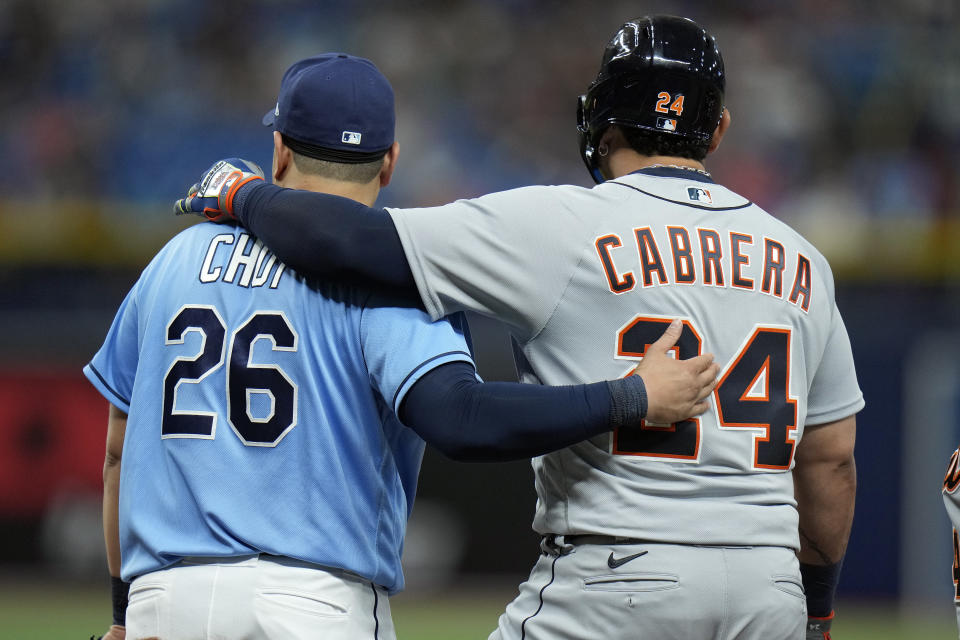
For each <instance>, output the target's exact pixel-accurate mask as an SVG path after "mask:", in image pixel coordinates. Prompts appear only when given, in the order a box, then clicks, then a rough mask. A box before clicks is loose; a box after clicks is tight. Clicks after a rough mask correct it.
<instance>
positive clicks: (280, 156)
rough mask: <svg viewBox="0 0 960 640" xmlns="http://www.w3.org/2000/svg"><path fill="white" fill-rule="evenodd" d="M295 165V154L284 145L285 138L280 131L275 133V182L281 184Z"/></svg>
mask: <svg viewBox="0 0 960 640" xmlns="http://www.w3.org/2000/svg"><path fill="white" fill-rule="evenodd" d="M292 163H293V152H292V151H290V147H288V146H287V145H285V144H283V137H282V136H281V135H280V132H279V131H274V132H273V182H274V184H280V182H281V181H282V180H283V176H285V175H286V174H287V170H288V169H289V168H290V165H291V164H292Z"/></svg>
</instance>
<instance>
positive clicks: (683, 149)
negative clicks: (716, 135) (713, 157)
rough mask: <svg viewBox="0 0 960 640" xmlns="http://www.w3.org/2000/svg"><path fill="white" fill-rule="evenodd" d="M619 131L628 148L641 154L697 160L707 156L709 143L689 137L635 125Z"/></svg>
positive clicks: (621, 128)
mask: <svg viewBox="0 0 960 640" xmlns="http://www.w3.org/2000/svg"><path fill="white" fill-rule="evenodd" d="M620 131H621V132H623V137H624V138H625V139H626V140H627V144H629V145H630V148H631V149H633V150H634V151H636V152H637V153H639V154H641V155H645V156H672V157H674V158H689V159H690V160H696V161H698V162H700V161H702V160H703V159H704V158H706V157H707V149H708V148H709V144H703V143H700V142H696V141H693V140H690V139H689V138H681V137H679V136H674V135H670V134H669V133H659V132H656V131H649V130H647V129H637V128H636V127H620Z"/></svg>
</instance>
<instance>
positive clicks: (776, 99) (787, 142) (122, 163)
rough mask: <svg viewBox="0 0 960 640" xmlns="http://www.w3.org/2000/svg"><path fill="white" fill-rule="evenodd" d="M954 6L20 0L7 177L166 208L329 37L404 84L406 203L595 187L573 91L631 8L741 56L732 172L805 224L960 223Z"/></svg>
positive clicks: (726, 160)
mask: <svg viewBox="0 0 960 640" xmlns="http://www.w3.org/2000/svg"><path fill="white" fill-rule="evenodd" d="M958 6H960V5H958V4H957V3H956V2H954V1H953V0H884V1H881V2H867V1H840V2H836V1H831V0H796V1H790V2H778V3H767V2H762V1H760V0H751V1H748V2H735V3H713V2H692V1H689V0H686V1H682V0H681V1H678V2H670V3H664V2H646V3H636V2H622V1H611V2H589V1H578V2H563V3H553V2H538V1H535V0H493V1H485V2H451V1H449V0H447V1H441V0H414V1H411V2H394V3H389V2H354V1H351V0H332V1H326V2H308V1H302V0H272V1H266V2H256V1H253V0H241V1H238V2H232V3H230V4H229V6H227V5H223V4H222V3H217V2H210V1H197V0H99V1H98V2H92V3H90V2H72V1H69V0H6V1H5V2H3V3H0V60H3V67H4V76H5V79H4V81H3V84H2V88H0V113H3V115H4V116H5V117H3V118H2V121H0V189H2V191H3V193H5V194H6V197H11V196H15V197H16V198H17V199H24V200H27V201H29V202H31V203H33V206H43V204H44V203H54V202H57V201H59V200H62V199H71V200H76V199H91V200H96V201H101V200H111V201H117V200H120V201H134V202H156V201H162V202H167V201H170V200H172V199H173V198H174V197H175V196H176V195H177V194H178V193H180V191H182V190H183V188H184V187H185V186H187V185H188V184H189V182H190V181H191V179H192V178H193V176H195V175H198V174H199V172H200V171H202V169H203V168H205V166H206V165H208V164H209V163H210V162H212V161H213V160H215V159H217V158H219V157H221V156H224V155H229V154H231V153H235V152H236V151H237V150H242V151H243V152H245V153H248V154H252V155H255V156H256V158H257V159H258V160H260V161H261V162H264V163H267V162H268V160H269V156H268V155H267V154H268V152H269V139H268V138H267V136H266V135H265V132H264V131H263V130H262V129H260V128H259V125H258V118H259V117H260V115H262V113H263V112H264V111H265V110H266V108H268V107H269V106H270V105H271V104H272V103H273V101H274V99H275V94H276V91H277V88H278V86H279V78H280V75H281V74H282V72H283V70H284V69H285V68H286V66H288V64H289V63H291V62H292V61H294V60H296V59H298V58H300V57H303V56H306V55H310V54H313V53H316V52H319V51H324V50H345V51H348V52H351V53H356V54H358V55H364V56H367V57H369V58H371V59H372V60H374V61H375V62H376V63H377V64H378V65H379V66H380V67H381V68H382V70H383V71H384V72H385V73H386V75H387V76H388V77H389V78H391V79H392V81H393V82H394V85H395V88H396V91H397V96H398V108H399V138H400V141H401V144H402V145H403V150H404V151H405V154H404V157H403V162H404V163H405V164H404V166H403V170H402V171H401V172H400V175H399V176H398V178H399V181H398V183H397V188H396V189H394V190H393V191H392V192H390V194H389V198H390V199H391V200H392V201H397V202H402V203H405V204H415V203H417V204H424V203H437V202H442V201H446V200H449V199H451V198H455V197H458V196H465V195H475V194H478V193H481V192H486V191H490V190H495V189H502V188H506V187H511V186H516V185H521V184H527V183H533V182H547V183H559V182H571V183H586V180H587V176H586V174H585V173H584V172H583V171H582V170H581V167H580V166H579V159H578V157H577V155H576V137H575V132H574V108H575V98H576V96H577V95H578V94H579V93H581V92H582V91H583V90H584V89H585V87H586V85H587V84H588V83H589V81H590V80H591V79H592V77H593V75H594V73H595V72H596V69H597V67H598V65H599V54H600V51H601V47H602V44H603V43H604V42H605V40H606V39H607V38H608V37H609V36H610V34H611V33H612V32H613V31H614V30H615V29H616V26H617V25H618V24H619V23H620V22H622V21H623V19H625V18H627V17H631V16H633V15H634V14H642V13H646V12H650V11H668V12H674V13H679V14H683V15H688V16H690V17H693V18H695V19H697V20H699V21H700V22H702V23H703V24H705V25H707V26H708V27H709V28H710V29H711V30H712V31H713V32H714V33H715V34H716V35H717V37H718V40H719V42H720V45H721V48H722V50H723V52H724V55H725V58H726V61H727V69H728V77H729V80H728V82H729V84H728V106H729V107H730V109H731V111H732V112H733V116H734V125H735V126H734V128H733V129H732V131H731V135H730V136H729V137H728V139H727V142H726V143H725V146H724V148H723V149H722V153H721V154H720V155H718V156H717V157H716V159H715V160H714V162H713V163H711V165H710V169H711V170H713V171H714V172H715V174H716V175H717V177H718V178H719V179H720V181H722V182H725V183H728V184H730V185H731V186H733V187H734V188H736V189H738V190H740V191H742V192H743V193H745V194H746V195H748V196H750V197H752V198H753V199H755V200H756V201H757V202H759V203H760V204H762V205H764V206H765V207H767V208H769V209H770V210H772V211H774V212H776V213H777V214H778V215H781V216H783V217H784V218H786V219H788V220H798V221H801V220H803V219H804V218H813V219H816V220H817V221H819V222H821V223H824V224H827V223H830V222H833V221H835V220H836V219H837V218H849V219H854V220H856V219H861V218H865V219H877V218H881V219H883V218H905V219H909V220H911V221H917V220H936V219H943V218H950V217H956V212H957V211H958V204H960V203H958V196H957V194H958V190H960V184H958V177H957V170H956V166H957V161H958V159H960V158H958V150H957V147H958V144H957V143H958V132H960V109H957V108H956V105H957V104H958V103H960V38H957V37H956V36H957V33H958V30H960V8H958ZM126 215H129V213H128V214H126ZM800 224H804V223H803V222H801V223H800Z"/></svg>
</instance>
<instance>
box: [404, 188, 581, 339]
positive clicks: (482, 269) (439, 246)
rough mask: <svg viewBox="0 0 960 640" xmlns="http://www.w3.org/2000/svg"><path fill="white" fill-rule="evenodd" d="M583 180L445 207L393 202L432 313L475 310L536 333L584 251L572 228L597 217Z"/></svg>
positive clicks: (406, 248) (412, 265)
mask: <svg viewBox="0 0 960 640" xmlns="http://www.w3.org/2000/svg"><path fill="white" fill-rule="evenodd" d="M584 191H588V190H586V189H582V188H579V187H571V186H555V187H543V186H539V187H525V188H522V189H514V190H511V191H504V192H501V193H494V194H490V195H487V196H483V197H481V198H475V199H472V200H459V201H457V202H453V203H451V204H448V205H444V206H441V207H430V208H422V209H388V211H389V212H390V215H391V216H392V218H393V222H394V224H395V225H396V227H397V231H398V232H399V234H400V240H401V241H402V243H403V248H404V251H405V252H406V256H407V260H408V262H409V263H410V268H411V269H412V271H413V275H414V278H415V279H416V282H417V287H418V289H419V290H420V296H421V297H422V298H423V303H424V306H425V308H426V309H427V311H428V312H429V313H430V315H431V317H433V318H434V319H436V318H440V317H441V316H444V315H447V314H449V313H452V312H455V311H466V310H469V311H475V312H478V313H481V314H484V315H488V316H495V317H497V318H499V319H500V320H503V321H505V322H507V323H509V324H511V325H512V326H513V327H514V328H515V329H516V330H517V332H518V334H519V335H518V337H522V338H529V337H532V336H533V335H536V333H537V331H539V330H540V329H541V328H542V327H543V325H544V323H545V322H546V321H547V319H549V317H550V315H551V313H552V312H553V310H554V309H555V307H556V305H557V302H558V301H559V300H560V298H561V296H562V294H563V291H564V289H565V288H566V286H567V284H568V282H569V280H570V277H571V275H572V274H573V273H574V271H575V270H576V268H577V265H578V264H579V262H580V260H582V259H583V256H582V255H580V254H581V253H582V252H581V250H580V249H579V248H578V244H577V243H571V242H563V241H562V240H563V238H564V237H565V236H568V235H570V234H575V235H582V234H584V233H589V228H590V227H591V226H592V225H593V224H595V221H591V220H589V219H588V218H586V217H584V216H582V214H577V213H575V212H576V211H578V210H579V211H583V207H579V209H578V207H577V206H576V205H577V202H576V201H577V199H578V194H579V192H584Z"/></svg>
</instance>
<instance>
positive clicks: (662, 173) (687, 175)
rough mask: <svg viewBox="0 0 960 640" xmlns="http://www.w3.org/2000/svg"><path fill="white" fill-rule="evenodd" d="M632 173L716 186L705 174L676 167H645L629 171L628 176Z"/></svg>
mask: <svg viewBox="0 0 960 640" xmlns="http://www.w3.org/2000/svg"><path fill="white" fill-rule="evenodd" d="M634 173H639V174H641V175H645V176H657V177H659V178H681V179H683V180H694V181H696V182H709V183H710V184H717V183H716V182H714V181H713V178H711V177H710V176H708V175H707V174H705V173H700V172H699V171H697V170H694V169H680V168H677V167H646V168H644V169H637V170H636V171H631V172H630V175H633V174H634Z"/></svg>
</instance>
